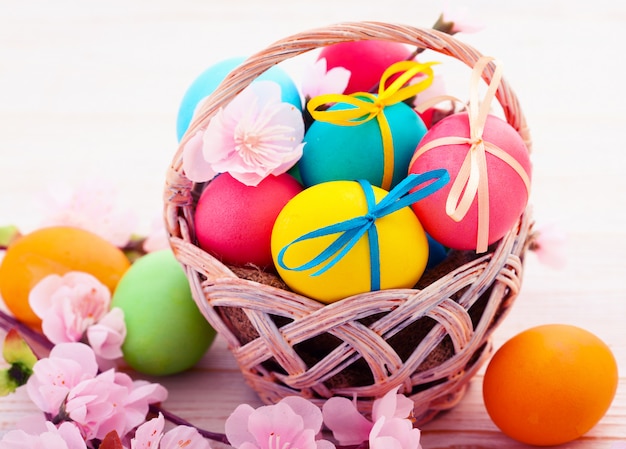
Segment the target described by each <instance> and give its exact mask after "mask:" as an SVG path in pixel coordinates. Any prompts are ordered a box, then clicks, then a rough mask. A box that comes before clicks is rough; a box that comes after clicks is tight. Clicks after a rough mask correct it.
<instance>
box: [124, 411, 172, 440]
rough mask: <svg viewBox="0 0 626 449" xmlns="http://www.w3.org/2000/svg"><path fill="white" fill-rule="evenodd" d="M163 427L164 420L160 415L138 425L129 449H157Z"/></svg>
mask: <svg viewBox="0 0 626 449" xmlns="http://www.w3.org/2000/svg"><path fill="white" fill-rule="evenodd" d="M164 426H165V419H164V418H163V415H162V414H161V413H159V416H157V417H156V418H152V419H151V420H150V421H146V422H145V423H144V424H142V425H140V426H139V427H138V428H137V431H136V432H135V437H134V438H133V439H132V440H130V447H131V449H157V448H158V447H159V441H160V440H161V438H162V436H163V427H164Z"/></svg>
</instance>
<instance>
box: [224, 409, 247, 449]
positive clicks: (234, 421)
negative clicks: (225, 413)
mask: <svg viewBox="0 0 626 449" xmlns="http://www.w3.org/2000/svg"><path fill="white" fill-rule="evenodd" d="M253 412H254V408H252V407H251V406H250V405H248V404H240V405H239V406H237V408H236V409H235V410H234V411H233V412H232V413H231V414H230V416H229V417H228V418H227V419H226V422H225V424H224V429H225V433H226V437H227V438H228V441H229V442H230V444H231V445H232V446H233V447H236V448H239V447H241V445H242V444H244V443H245V442H246V441H254V435H252V433H251V432H250V430H249V429H248V420H249V419H250V415H252V413H253Z"/></svg>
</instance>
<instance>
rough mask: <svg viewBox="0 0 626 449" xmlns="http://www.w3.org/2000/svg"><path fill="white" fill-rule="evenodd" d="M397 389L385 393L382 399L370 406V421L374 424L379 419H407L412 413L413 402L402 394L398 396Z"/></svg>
mask: <svg viewBox="0 0 626 449" xmlns="http://www.w3.org/2000/svg"><path fill="white" fill-rule="evenodd" d="M398 388H399V387H397V388H394V389H393V390H391V391H389V392H387V394H385V395H384V396H383V397H382V398H379V399H377V400H375V401H374V404H373V406H372V419H373V420H374V422H376V421H377V420H378V419H379V418H381V417H383V416H385V417H387V418H408V417H409V416H410V414H411V413H412V412H413V407H414V404H413V401H412V400H411V399H409V398H407V397H406V396H404V395H403V394H398Z"/></svg>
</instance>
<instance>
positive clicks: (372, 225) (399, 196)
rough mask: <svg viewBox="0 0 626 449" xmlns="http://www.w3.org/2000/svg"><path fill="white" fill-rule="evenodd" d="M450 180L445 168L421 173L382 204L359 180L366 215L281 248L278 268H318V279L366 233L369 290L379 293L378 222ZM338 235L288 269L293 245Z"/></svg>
mask: <svg viewBox="0 0 626 449" xmlns="http://www.w3.org/2000/svg"><path fill="white" fill-rule="evenodd" d="M449 181H450V175H449V174H448V171H447V170H445V169H437V170H432V171H429V172H426V173H422V174H410V175H409V176H407V177H406V178H405V179H403V180H402V181H401V182H400V183H398V185H397V186H395V187H394V188H393V189H392V190H391V191H390V192H389V193H388V194H387V195H385V197H384V198H382V199H381V200H380V202H378V203H376V198H375V196H374V190H373V188H372V185H371V184H370V183H369V182H367V181H364V180H357V181H356V182H358V183H359V185H360V186H361V189H362V190H363V194H364V196H365V201H366V205H367V212H366V213H365V214H364V215H361V216H357V217H354V218H350V219H348V220H345V221H342V222H339V223H334V224H331V225H328V226H325V227H323V228H319V229H316V230H314V231H311V232H308V233H306V234H304V235H302V236H300V237H298V238H297V239H295V240H293V241H292V242H291V243H289V244H287V245H285V246H284V247H283V248H281V250H280V251H279V253H278V256H277V262H278V265H279V266H280V267H281V268H283V269H284V270H291V271H305V270H310V269H316V271H314V272H313V273H311V276H319V275H321V274H323V273H325V272H326V271H328V270H329V269H330V268H332V267H333V266H335V264H336V263H337V262H339V261H340V260H341V259H342V258H343V256H344V255H346V254H347V253H348V252H349V251H350V250H351V249H352V248H353V247H354V245H356V244H357V242H358V241H359V240H360V239H361V237H363V236H364V235H365V234H367V239H368V244H369V255H370V289H371V290H372V291H375V290H380V248H379V245H378V231H377V229H376V220H378V219H379V218H381V217H384V216H386V215H389V214H392V213H394V212H396V211H398V210H400V209H402V208H404V207H407V206H410V205H411V204H413V203H415V202H417V201H420V200H421V199H423V198H425V197H427V196H428V195H430V194H432V193H434V192H436V191H437V190H439V189H440V188H442V187H443V186H444V185H446V184H447V183H448V182H449ZM420 186H422V187H420ZM335 234H336V235H337V238H336V239H335V240H334V241H332V242H331V243H330V245H328V246H327V247H326V248H324V249H323V250H322V251H321V252H320V253H319V254H318V255H316V256H315V257H313V259H311V260H310V261H308V262H306V263H304V264H302V265H299V266H296V267H289V266H287V265H286V264H285V262H284V258H285V253H286V252H287V251H288V250H289V248H291V247H292V246H293V245H295V244H297V243H299V242H302V241H305V240H311V239H315V238H318V237H323V236H328V235H335Z"/></svg>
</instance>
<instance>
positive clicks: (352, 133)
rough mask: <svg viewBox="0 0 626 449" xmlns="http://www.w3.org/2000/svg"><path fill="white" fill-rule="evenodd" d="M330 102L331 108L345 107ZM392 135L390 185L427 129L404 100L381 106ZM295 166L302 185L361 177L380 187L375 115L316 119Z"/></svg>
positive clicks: (403, 173)
mask: <svg viewBox="0 0 626 449" xmlns="http://www.w3.org/2000/svg"><path fill="white" fill-rule="evenodd" d="M346 107H347V106H346V105H344V104H336V105H333V106H332V107H331V108H329V109H330V110H334V109H338V108H346ZM384 114H385V117H386V118H387V121H388V122H389V126H390V128H391V135H392V137H393V153H394V156H393V157H394V165H393V179H392V183H391V186H390V189H391V188H393V187H394V186H395V185H396V184H397V183H398V182H400V181H401V180H402V179H404V178H405V177H406V175H407V170H408V166H409V162H410V161H411V157H412V156H413V153H414V151H415V147H416V146H417V144H418V143H419V142H420V140H421V139H422V137H423V136H424V134H425V133H426V126H425V125H424V122H423V121H422V119H421V118H420V117H419V116H418V114H416V113H415V111H413V110H412V109H411V107H410V106H408V105H406V104H405V103H396V104H394V105H391V106H387V107H385V108H384ZM304 141H305V142H306V144H305V145H304V150H303V154H302V158H301V159H300V160H299V161H298V169H299V170H300V176H301V178H302V182H303V183H304V185H305V186H307V187H308V186H312V185H315V184H319V183H322V182H327V181H339V180H348V181H351V180H355V179H364V180H367V181H369V182H370V183H371V184H372V185H375V186H378V187H381V186H382V181H383V171H384V151H383V140H382V136H381V131H380V127H379V125H378V121H377V120H376V119H372V120H369V121H367V122H364V123H361V124H360V125H356V126H341V125H334V124H332V123H327V122H322V121H315V122H313V124H312V125H311V126H310V128H309V129H308V130H307V132H306V134H305V135H304Z"/></svg>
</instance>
